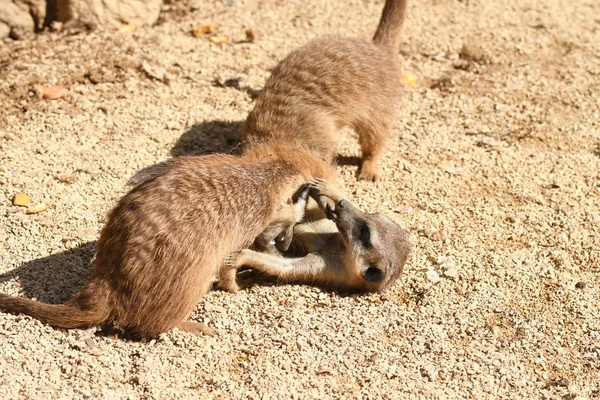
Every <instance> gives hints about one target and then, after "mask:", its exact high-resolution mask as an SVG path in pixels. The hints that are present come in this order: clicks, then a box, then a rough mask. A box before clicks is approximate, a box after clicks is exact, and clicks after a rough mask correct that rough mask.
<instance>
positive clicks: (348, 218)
mask: <svg viewBox="0 0 600 400" xmlns="http://www.w3.org/2000/svg"><path fill="white" fill-rule="evenodd" d="M311 196H314V197H315V199H316V200H317V202H318V203H319V204H320V205H321V206H322V207H323V208H324V210H325V211H326V213H327V214H328V215H329V217H330V218H332V219H333V221H334V222H332V221H329V220H325V219H320V220H316V221H312V222H302V223H300V224H298V225H296V226H295V228H294V242H295V243H296V245H297V249H296V250H295V251H296V252H299V253H301V254H303V256H302V257H299V258H298V257H296V258H287V257H282V256H275V255H271V254H265V253H261V252H257V251H253V250H249V249H244V250H242V251H241V252H239V253H238V254H237V256H236V257H235V258H233V259H232V260H231V261H230V265H231V268H232V269H235V270H237V268H239V267H241V266H249V267H251V268H253V269H256V270H259V271H262V272H264V273H267V274H269V275H272V276H274V277H277V278H278V279H279V280H280V281H282V282H293V283H307V284H319V285H322V286H325V287H327V288H330V289H337V290H346V291H356V292H375V291H383V290H385V289H387V288H389V287H390V286H392V285H393V284H394V283H395V282H396V280H397V279H398V278H399V277H400V275H401V274H402V270H403V268H404V265H405V264H406V262H407V260H408V258H409V256H410V253H411V244H410V242H409V239H408V234H407V233H406V231H405V230H404V229H402V228H401V227H400V226H399V225H398V224H396V223H395V222H394V221H392V220H390V219H389V218H387V217H385V216H384V215H382V214H379V213H375V214H366V213H363V212H362V211H360V210H358V209H357V208H355V207H354V206H352V204H351V203H350V202H349V201H347V200H344V199H343V197H342V196H343V195H341V194H340V193H339V192H338V191H337V190H336V189H335V188H333V187H332V186H331V185H329V184H328V183H327V182H324V181H318V182H316V184H315V186H314V192H313V193H312V194H311ZM325 198H329V199H331V200H332V201H333V202H334V203H335V204H336V205H335V209H333V210H332V209H331V207H330V206H329V204H328V202H327V201H326V199H325Z"/></svg>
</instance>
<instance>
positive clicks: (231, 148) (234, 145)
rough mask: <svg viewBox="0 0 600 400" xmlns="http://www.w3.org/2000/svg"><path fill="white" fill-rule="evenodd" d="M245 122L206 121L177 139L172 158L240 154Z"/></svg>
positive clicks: (172, 150)
mask: <svg viewBox="0 0 600 400" xmlns="http://www.w3.org/2000/svg"><path fill="white" fill-rule="evenodd" d="M242 124H243V121H221V120H215V121H206V122H202V123H199V124H195V125H194V126H192V127H191V128H190V129H189V130H188V131H187V132H185V133H184V134H183V135H181V136H180V137H179V139H177V142H176V143H175V145H174V146H173V148H172V149H171V156H172V157H181V156H202V155H206V154H213V153H229V154H239V153H240V149H239V144H240V137H241V132H242Z"/></svg>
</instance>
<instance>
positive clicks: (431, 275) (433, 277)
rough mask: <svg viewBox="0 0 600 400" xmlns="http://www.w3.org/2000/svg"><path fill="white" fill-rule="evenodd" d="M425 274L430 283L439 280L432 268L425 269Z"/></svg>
mask: <svg viewBox="0 0 600 400" xmlns="http://www.w3.org/2000/svg"><path fill="white" fill-rule="evenodd" d="M426 276H427V279H428V280H429V281H430V282H431V283H434V284H435V283H438V282H439V281H440V275H439V274H438V273H437V272H436V270H434V269H429V270H427V273H426Z"/></svg>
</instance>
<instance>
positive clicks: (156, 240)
mask: <svg viewBox="0 0 600 400" xmlns="http://www.w3.org/2000/svg"><path fill="white" fill-rule="evenodd" d="M264 151H267V152H269V153H270V152H271V151H270V150H268V149H264ZM286 154H290V152H289V151H288V152H286V151H283V149H282V151H281V152H280V153H279V154H277V155H276V156H274V157H271V158H269V159H266V158H264V157H263V159H253V156H252V155H249V156H248V158H247V159H240V158H238V157H233V156H224V155H218V156H208V157H181V158H177V159H173V160H171V161H169V162H167V163H164V164H162V165H161V166H160V168H159V172H157V173H149V174H147V175H146V176H145V177H142V178H141V179H140V182H138V184H137V186H135V187H134V188H133V189H132V190H131V191H130V192H129V193H127V194H126V195H125V196H124V197H123V198H122V199H121V200H120V201H119V202H118V204H117V205H116V206H115V208H114V209H113V210H112V211H111V212H110V214H109V217H108V221H107V223H106V226H105V227H104V229H103V230H102V233H101V235H100V239H99V240H98V244H97V250H96V254H95V259H94V271H93V273H92V277H91V279H90V280H89V281H88V282H87V284H86V285H85V286H84V287H83V288H82V289H81V290H80V291H79V292H78V293H77V294H76V295H75V296H74V297H73V298H72V299H71V300H69V301H67V302H66V303H64V304H44V303H40V302H37V301H33V300H30V299H26V298H20V297H12V296H8V295H5V294H0V309H4V310H6V311H10V312H15V313H23V314H27V315H30V316H32V317H34V318H37V319H39V320H40V321H42V322H44V323H47V324H49V325H53V326H55V327H60V328H67V329H68V328H83V327H89V326H94V325H102V324H105V323H114V324H115V325H117V326H118V327H120V328H122V329H124V330H127V331H132V332H133V333H136V334H138V335H140V336H142V337H151V336H155V335H157V334H160V333H162V332H165V331H167V330H170V329H171V328H174V327H178V328H180V329H182V330H185V331H189V332H194V333H199V332H204V333H210V332H211V331H212V330H211V329H210V328H208V327H207V326H205V325H204V324H200V323H195V322H188V321H185V319H186V318H187V316H188V315H189V314H190V313H191V312H192V310H193V309H194V307H195V306H196V304H197V303H198V301H199V300H200V298H201V297H202V296H203V295H204V294H205V293H206V292H207V291H208V290H209V288H210V286H211V284H212V282H213V280H214V277H215V275H216V274H217V273H219V272H222V271H221V267H222V266H223V262H224V260H225V259H226V258H227V256H228V255H229V254H230V253H231V252H235V251H239V250H240V249H243V248H246V247H248V246H250V245H251V244H252V242H253V241H254V240H255V238H257V237H260V235H261V234H268V235H270V236H273V237H274V235H276V234H277V233H278V232H280V231H281V230H285V229H287V227H288V226H290V225H293V224H294V223H295V222H296V221H297V219H298V218H301V216H302V215H303V213H304V206H305V201H306V196H307V195H308V193H307V192H308V190H307V189H306V187H304V188H302V185H305V183H306V182H307V181H308V180H309V179H312V178H314V177H319V176H321V177H330V176H333V174H334V172H333V170H332V169H331V167H330V165H329V164H326V163H323V162H322V161H321V160H319V159H318V158H314V157H313V156H312V153H310V152H303V151H302V150H301V149H294V154H295V156H300V158H301V159H302V161H298V162H296V159H295V158H291V159H286ZM147 172H148V171H147ZM299 187H300V188H301V189H300V193H299V194H298V195H297V196H296V198H297V200H298V201H297V204H296V205H290V204H289V202H288V199H290V197H291V196H292V195H293V194H294V193H297V191H298V188H299ZM273 226H275V228H274V229H272V228H273ZM265 232H266V233H265ZM263 239H264V240H269V241H270V240H272V238H271V237H269V236H267V237H265V238H263ZM228 270H230V269H228ZM233 274H235V271H233ZM219 277H220V279H221V283H222V285H223V286H225V287H227V285H228V281H230V280H231V274H230V273H220V274H219ZM233 281H234V283H235V277H234V279H233ZM229 290H235V287H233V288H229Z"/></svg>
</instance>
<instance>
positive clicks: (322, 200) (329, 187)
mask: <svg viewBox="0 0 600 400" xmlns="http://www.w3.org/2000/svg"><path fill="white" fill-rule="evenodd" d="M309 186H310V196H311V197H312V198H313V199H314V200H315V201H316V202H317V204H319V207H321V209H322V210H324V211H325V212H327V211H326V210H327V207H328V206H329V207H330V208H331V205H330V204H329V203H328V202H327V199H329V200H331V201H332V202H333V203H334V204H335V203H337V202H338V201H340V200H342V199H344V198H345V197H346V196H345V195H344V193H343V192H342V191H341V190H340V189H339V188H338V187H337V186H335V185H334V184H332V183H331V182H329V181H326V180H325V179H321V178H315V179H313V180H311V181H310V182H309Z"/></svg>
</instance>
